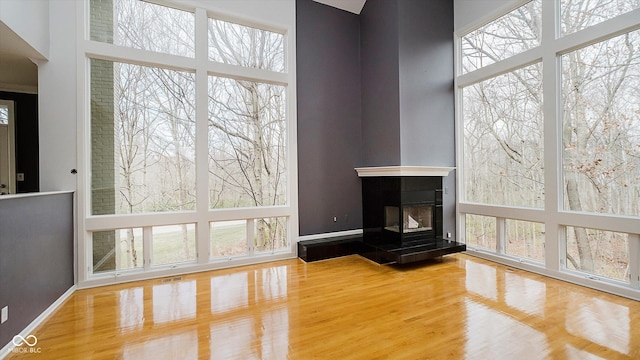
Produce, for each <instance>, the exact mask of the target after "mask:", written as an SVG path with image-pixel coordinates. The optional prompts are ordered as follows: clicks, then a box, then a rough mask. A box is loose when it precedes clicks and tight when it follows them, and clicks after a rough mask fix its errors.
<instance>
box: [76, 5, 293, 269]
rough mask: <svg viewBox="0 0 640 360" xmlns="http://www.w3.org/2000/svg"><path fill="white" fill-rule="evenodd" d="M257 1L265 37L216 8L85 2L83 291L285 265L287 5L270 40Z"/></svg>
mask: <svg viewBox="0 0 640 360" xmlns="http://www.w3.org/2000/svg"><path fill="white" fill-rule="evenodd" d="M254 3H255V4H254V5H255V6H254V9H252V10H247V11H253V12H255V13H254V14H246V16H247V18H254V19H255V18H256V16H255V15H256V14H260V15H264V16H265V22H266V23H268V24H269V25H268V26H262V25H260V23H257V22H255V21H250V22H249V21H247V22H246V23H243V21H242V20H241V19H242V16H241V15H239V14H238V13H234V14H233V15H229V18H232V19H234V20H233V21H232V22H231V21H228V20H227V19H226V18H225V16H224V15H220V14H224V11H225V9H224V5H218V6H223V7H222V8H215V9H214V8H211V9H205V8H192V7H189V6H193V5H189V4H186V3H185V4H182V2H181V1H179V0H176V1H172V2H170V3H167V2H164V1H163V2H162V3H161V4H160V3H158V4H156V3H153V2H152V1H151V2H150V1H141V0H107V1H105V0H89V1H88V5H89V14H90V19H89V24H90V25H89V36H88V39H87V40H85V41H84V42H83V43H82V49H83V51H84V54H85V56H86V57H87V63H88V75H89V78H88V79H87V82H88V84H89V92H90V94H89V97H88V98H89V99H90V106H87V112H89V113H90V118H91V121H90V124H89V125H88V129H89V130H88V131H87V133H88V134H90V137H89V138H87V139H86V144H87V145H86V146H87V149H90V152H89V154H90V155H89V156H88V159H87V164H90V165H89V166H90V171H88V172H87V173H88V174H89V178H88V179H87V184H88V185H89V187H90V195H91V196H90V197H89V198H87V199H85V202H84V203H85V204H87V207H86V211H85V212H86V214H87V215H86V221H85V224H86V225H85V230H86V234H87V240H88V241H87V242H86V244H87V248H88V249H90V250H91V251H90V252H91V256H90V259H89V260H88V264H87V265H88V266H87V269H88V273H87V274H85V280H91V279H92V274H111V273H116V274H118V275H119V276H127V275H131V276H135V274H136V272H144V271H152V270H162V269H165V270H166V269H169V268H173V267H176V266H189V264H192V265H195V264H206V263H209V262H211V263H212V264H215V263H216V262H218V261H221V260H222V259H224V261H226V262H227V263H228V261H229V260H236V259H238V260H242V259H245V260H242V261H245V262H246V258H250V257H252V256H265V255H266V256H271V255H273V256H279V255H278V254H283V255H286V254H291V242H290V240H289V239H290V236H289V229H291V227H292V226H293V227H295V218H292V214H294V213H295V212H294V211H292V209H291V206H292V202H291V199H290V194H291V191H290V189H291V184H292V181H291V179H295V178H296V176H295V174H292V173H291V172H292V171H295V167H292V164H294V163H295V154H291V153H289V152H288V149H289V145H290V141H292V139H294V138H295V136H294V134H292V132H291V131H292V128H293V127H291V126H290V123H291V122H292V121H295V119H294V118H293V116H292V115H293V111H292V109H293V107H292V106H291V103H292V102H293V101H295V91H293V88H292V84H293V81H292V78H293V72H292V69H293V67H292V65H291V64H293V63H294V61H292V59H291V53H290V52H289V51H288V49H291V47H292V41H291V37H290V36H289V35H290V31H291V29H293V26H292V25H293V23H294V22H293V14H294V7H293V6H294V2H293V1H291V2H290V3H288V4H284V5H285V8H286V9H289V11H290V16H289V19H288V20H287V21H288V22H287V23H284V24H282V26H281V27H280V28H278V26H277V25H274V24H277V21H275V22H274V21H271V20H269V18H268V16H269V13H270V12H271V13H273V12H274V11H275V10H270V9H269V6H267V5H266V4H265V3H263V2H261V1H254ZM167 4H171V5H172V6H175V8H173V7H168V6H167ZM279 6H281V7H282V6H283V4H280V3H279ZM213 14H216V15H213ZM274 19H280V21H282V19H283V17H282V14H281V13H279V14H278V16H275V17H274ZM197 29H206V31H202V30H197ZM289 256H291V255H289ZM212 266H215V265H212ZM96 279H99V277H97V278H96Z"/></svg>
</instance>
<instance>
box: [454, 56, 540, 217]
mask: <svg viewBox="0 0 640 360" xmlns="http://www.w3.org/2000/svg"><path fill="white" fill-rule="evenodd" d="M463 103H464V105H463V117H464V164H463V166H464V175H463V176H464V188H465V193H464V195H465V199H464V200H465V201H468V202H476V203H484V204H497V205H512V206H524V207H534V208H542V207H543V206H544V173H543V158H544V156H543V114H542V64H541V63H537V64H534V65H530V66H527V67H525V68H522V69H518V70H515V71H513V72H510V73H507V74H504V75H500V76H496V77H494V78H491V79H488V80H485V81H483V82H480V83H477V84H474V85H471V86H468V87H466V88H464V89H463Z"/></svg>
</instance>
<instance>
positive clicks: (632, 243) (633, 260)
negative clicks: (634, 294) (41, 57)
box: [628, 234, 640, 289]
mask: <svg viewBox="0 0 640 360" xmlns="http://www.w3.org/2000/svg"><path fill="white" fill-rule="evenodd" d="M628 246H629V284H630V285H631V287H632V288H635V289H640V234H629V238H628Z"/></svg>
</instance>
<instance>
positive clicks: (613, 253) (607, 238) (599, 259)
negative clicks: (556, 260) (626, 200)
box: [566, 226, 629, 282]
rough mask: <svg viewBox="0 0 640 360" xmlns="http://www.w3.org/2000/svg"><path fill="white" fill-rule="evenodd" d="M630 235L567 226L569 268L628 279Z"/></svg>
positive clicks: (622, 279)
mask: <svg viewBox="0 0 640 360" xmlns="http://www.w3.org/2000/svg"><path fill="white" fill-rule="evenodd" d="M628 241H629V240H628V235H627V234H623V233H617V232H612V231H602V230H594V229H585V228H579V227H572V226H567V262H566V264H567V268H568V269H573V270H580V271H583V272H586V273H590V274H595V275H599V276H603V277H606V278H610V279H615V280H620V281H624V282H629V247H628V245H627V244H628Z"/></svg>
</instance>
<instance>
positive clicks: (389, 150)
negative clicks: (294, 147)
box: [296, 0, 456, 237]
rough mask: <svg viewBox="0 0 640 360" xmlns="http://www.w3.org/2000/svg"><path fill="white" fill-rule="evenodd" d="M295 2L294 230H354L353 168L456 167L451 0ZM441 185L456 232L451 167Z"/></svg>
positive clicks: (357, 205) (449, 226)
mask: <svg viewBox="0 0 640 360" xmlns="http://www.w3.org/2000/svg"><path fill="white" fill-rule="evenodd" d="M296 4H297V35H296V36H297V87H298V173H299V174H298V180H299V197H298V198H299V219H300V235H309V234H321V233H329V232H334V231H341V230H350V229H359V228H362V205H361V182H360V179H359V178H357V176H356V174H355V172H354V170H353V168H354V167H359V166H389V165H422V166H455V141H454V140H455V134H454V131H455V130H454V92H453V86H454V82H453V81H454V78H453V76H454V74H453V69H454V58H453V55H454V54H453V51H454V49H453V3H452V2H451V0H429V1H426V0H367V2H366V4H365V6H364V8H363V10H362V12H361V14H360V15H355V14H352V13H349V12H346V11H342V10H338V9H335V8H332V7H328V6H326V5H322V4H319V3H316V2H314V1H312V0H298V1H297V2H296ZM444 185H445V187H447V188H448V192H447V193H446V194H444V199H443V200H444V232H445V234H446V232H451V233H452V234H453V236H454V237H455V201H456V199H455V172H452V173H451V174H450V175H449V176H448V177H446V178H445V179H444ZM334 216H336V217H337V222H333V217H334Z"/></svg>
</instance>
